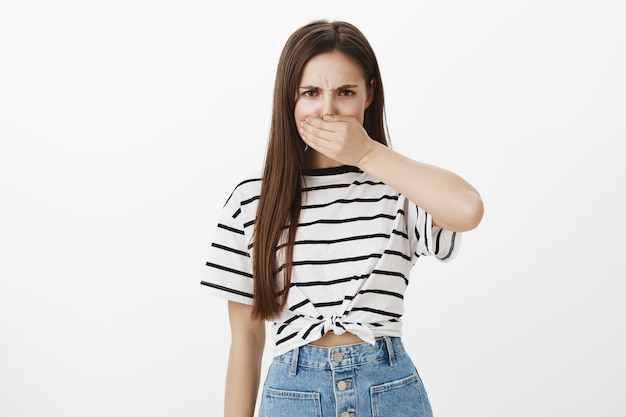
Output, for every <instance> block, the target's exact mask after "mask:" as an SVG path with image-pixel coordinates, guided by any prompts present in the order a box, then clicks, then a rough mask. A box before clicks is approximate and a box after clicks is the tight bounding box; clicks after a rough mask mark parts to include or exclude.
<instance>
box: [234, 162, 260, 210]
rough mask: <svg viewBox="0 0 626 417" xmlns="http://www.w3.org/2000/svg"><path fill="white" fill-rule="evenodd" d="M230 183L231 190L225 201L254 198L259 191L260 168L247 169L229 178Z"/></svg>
mask: <svg viewBox="0 0 626 417" xmlns="http://www.w3.org/2000/svg"><path fill="white" fill-rule="evenodd" d="M231 184H232V185H231V188H230V190H231V192H230V195H229V196H228V199H227V202H229V201H232V200H236V201H237V202H242V201H245V200H249V199H256V198H258V196H259V194H260V191H261V170H260V169H258V170H249V171H248V172H245V173H243V174H242V175H240V176H238V177H235V178H233V179H231Z"/></svg>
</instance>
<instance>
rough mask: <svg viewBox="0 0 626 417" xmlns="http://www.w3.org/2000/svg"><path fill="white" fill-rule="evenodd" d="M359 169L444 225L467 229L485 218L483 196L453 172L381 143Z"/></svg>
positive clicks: (450, 227)
mask: <svg viewBox="0 0 626 417" xmlns="http://www.w3.org/2000/svg"><path fill="white" fill-rule="evenodd" d="M359 168H360V169H362V170H363V171H364V172H366V173H368V174H370V175H372V176H373V177H375V178H378V179H379V180H381V181H383V182H384V183H386V184H387V185H389V186H390V187H392V188H394V189H395V190H397V191H399V192H400V193H401V194H403V195H404V196H405V197H406V198H408V199H409V200H411V201H412V202H414V203H415V204H417V205H419V206H420V207H422V208H423V209H424V210H426V211H427V212H428V213H430V214H431V216H432V217H433V221H434V222H435V223H436V224H437V225H438V226H440V227H442V228H445V229H449V230H453V231H456V232H464V231H468V230H471V229H473V228H475V227H476V226H478V224H479V223H480V221H481V219H482V216H483V202H482V199H481V198H480V195H479V194H478V192H477V191H476V189H475V188H474V187H472V186H471V185H470V184H469V183H468V182H467V181H465V180H464V179H463V178H461V177H459V176H458V175H456V174H455V173H453V172H450V171H447V170H445V169H443V168H439V167H436V166H433V165H429V164H425V163H422V162H418V161H414V160H412V159H410V158H407V157H405V156H404V155H401V154H399V153H398V152H395V151H394V150H392V149H390V148H388V147H386V146H384V145H381V144H378V143H376V144H375V145H374V146H372V147H371V149H370V150H369V152H367V154H366V155H364V156H363V158H361V161H360V162H359Z"/></svg>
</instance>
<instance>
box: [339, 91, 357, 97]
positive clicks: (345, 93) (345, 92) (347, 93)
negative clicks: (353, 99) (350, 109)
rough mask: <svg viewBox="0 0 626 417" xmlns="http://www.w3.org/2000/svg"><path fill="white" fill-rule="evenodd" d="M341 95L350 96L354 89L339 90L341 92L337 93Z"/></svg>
mask: <svg viewBox="0 0 626 417" xmlns="http://www.w3.org/2000/svg"><path fill="white" fill-rule="evenodd" d="M339 94H340V95H342V96H352V95H354V91H352V90H341V92H340V93H339Z"/></svg>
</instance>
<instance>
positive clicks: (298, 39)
mask: <svg viewBox="0 0 626 417" xmlns="http://www.w3.org/2000/svg"><path fill="white" fill-rule="evenodd" d="M335 50H337V51H340V52H342V53H344V54H345V55H347V56H349V57H351V58H352V59H354V61H355V62H356V63H357V64H358V65H359V66H360V67H361V69H362V71H363V75H364V77H365V80H366V84H367V85H370V83H369V81H373V82H372V83H371V85H372V86H373V88H374V92H373V96H372V102H371V104H370V105H369V106H368V108H367V109H366V110H365V115H364V120H363V127H364V128H365V130H366V131H367V132H368V134H369V136H370V137H371V138H372V139H374V140H376V141H378V142H380V143H382V144H384V145H387V136H388V135H387V131H386V122H385V110H384V94H383V84H382V80H381V77H380V69H379V67H378V61H377V59H376V56H375V54H374V51H373V49H372V47H371V46H370V44H369V42H368V41H367V39H366V38H365V36H364V35H363V33H361V31H360V30H359V29H357V28H356V27H355V26H353V25H352V24H350V23H347V22H341V21H334V22H330V21H326V20H317V21H314V22H311V23H309V24H307V25H305V26H302V27H301V28H299V29H298V30H296V31H295V32H294V33H293V34H292V35H291V36H290V37H289V39H288V40H287V42H286V44H285V46H284V48H283V51H282V53H281V56H280V59H279V61H278V68H277V71H276V82H275V85H274V103H273V111H272V122H271V127H270V133H269V140H268V145H267V150H266V154H265V166H264V170H263V175H262V183H261V194H260V198H259V204H258V208H257V212H256V220H255V224H254V236H253V241H254V243H253V244H252V258H253V274H254V304H253V315H254V316H255V317H258V318H265V319H270V318H272V317H273V316H275V315H277V314H278V313H279V312H280V311H281V309H282V308H283V306H284V304H285V302H286V299H287V294H288V292H289V285H290V283H291V263H292V261H293V245H294V241H295V235H296V229H297V227H298V220H299V218H300V210H301V207H302V200H301V191H302V165H303V160H304V148H305V144H304V142H303V141H302V139H301V138H300V135H299V134H298V130H297V127H296V122H295V120H294V109H295V101H296V92H297V89H298V84H299V83H300V79H301V77H302V71H303V69H304V67H305V65H306V64H307V62H308V61H309V60H310V59H311V58H312V57H314V56H316V55H319V54H322V53H325V52H331V51H335ZM279 245H280V246H281V248H280V251H279V249H278V248H279ZM279 252H281V253H279ZM277 259H280V260H281V265H280V266H278V265H277V264H278V263H279V262H278V261H277ZM279 275H282V283H281V282H278V279H277V278H278V276H279Z"/></svg>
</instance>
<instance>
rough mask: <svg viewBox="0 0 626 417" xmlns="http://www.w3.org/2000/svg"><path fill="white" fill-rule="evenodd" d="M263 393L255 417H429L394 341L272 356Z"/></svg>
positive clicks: (399, 345)
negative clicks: (257, 414)
mask: <svg viewBox="0 0 626 417" xmlns="http://www.w3.org/2000/svg"><path fill="white" fill-rule="evenodd" d="M262 394H263V397H262V398H261V404H260V410H259V417H432V411H431V407H430V403H429V401H428V396H427V395H426V390H425V389H424V386H423V384H422V380H421V379H420V377H419V375H418V373H417V370H416V369H415V366H414V365H413V362H412V361H411V359H410V357H409V355H408V354H407V353H406V351H405V350H404V346H403V345H402V341H401V339H400V338H398V337H381V338H379V339H376V344H375V345H371V344H369V343H357V344H354V345H346V346H337V347H332V348H325V347H320V346H313V345H305V346H302V347H299V348H295V349H293V350H292V351H290V352H288V353H285V354H283V355H279V356H276V357H275V358H274V360H273V361H272V364H271V365H270V367H269V369H268V374H267V378H266V380H265V383H264V385H263V393H262Z"/></svg>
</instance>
